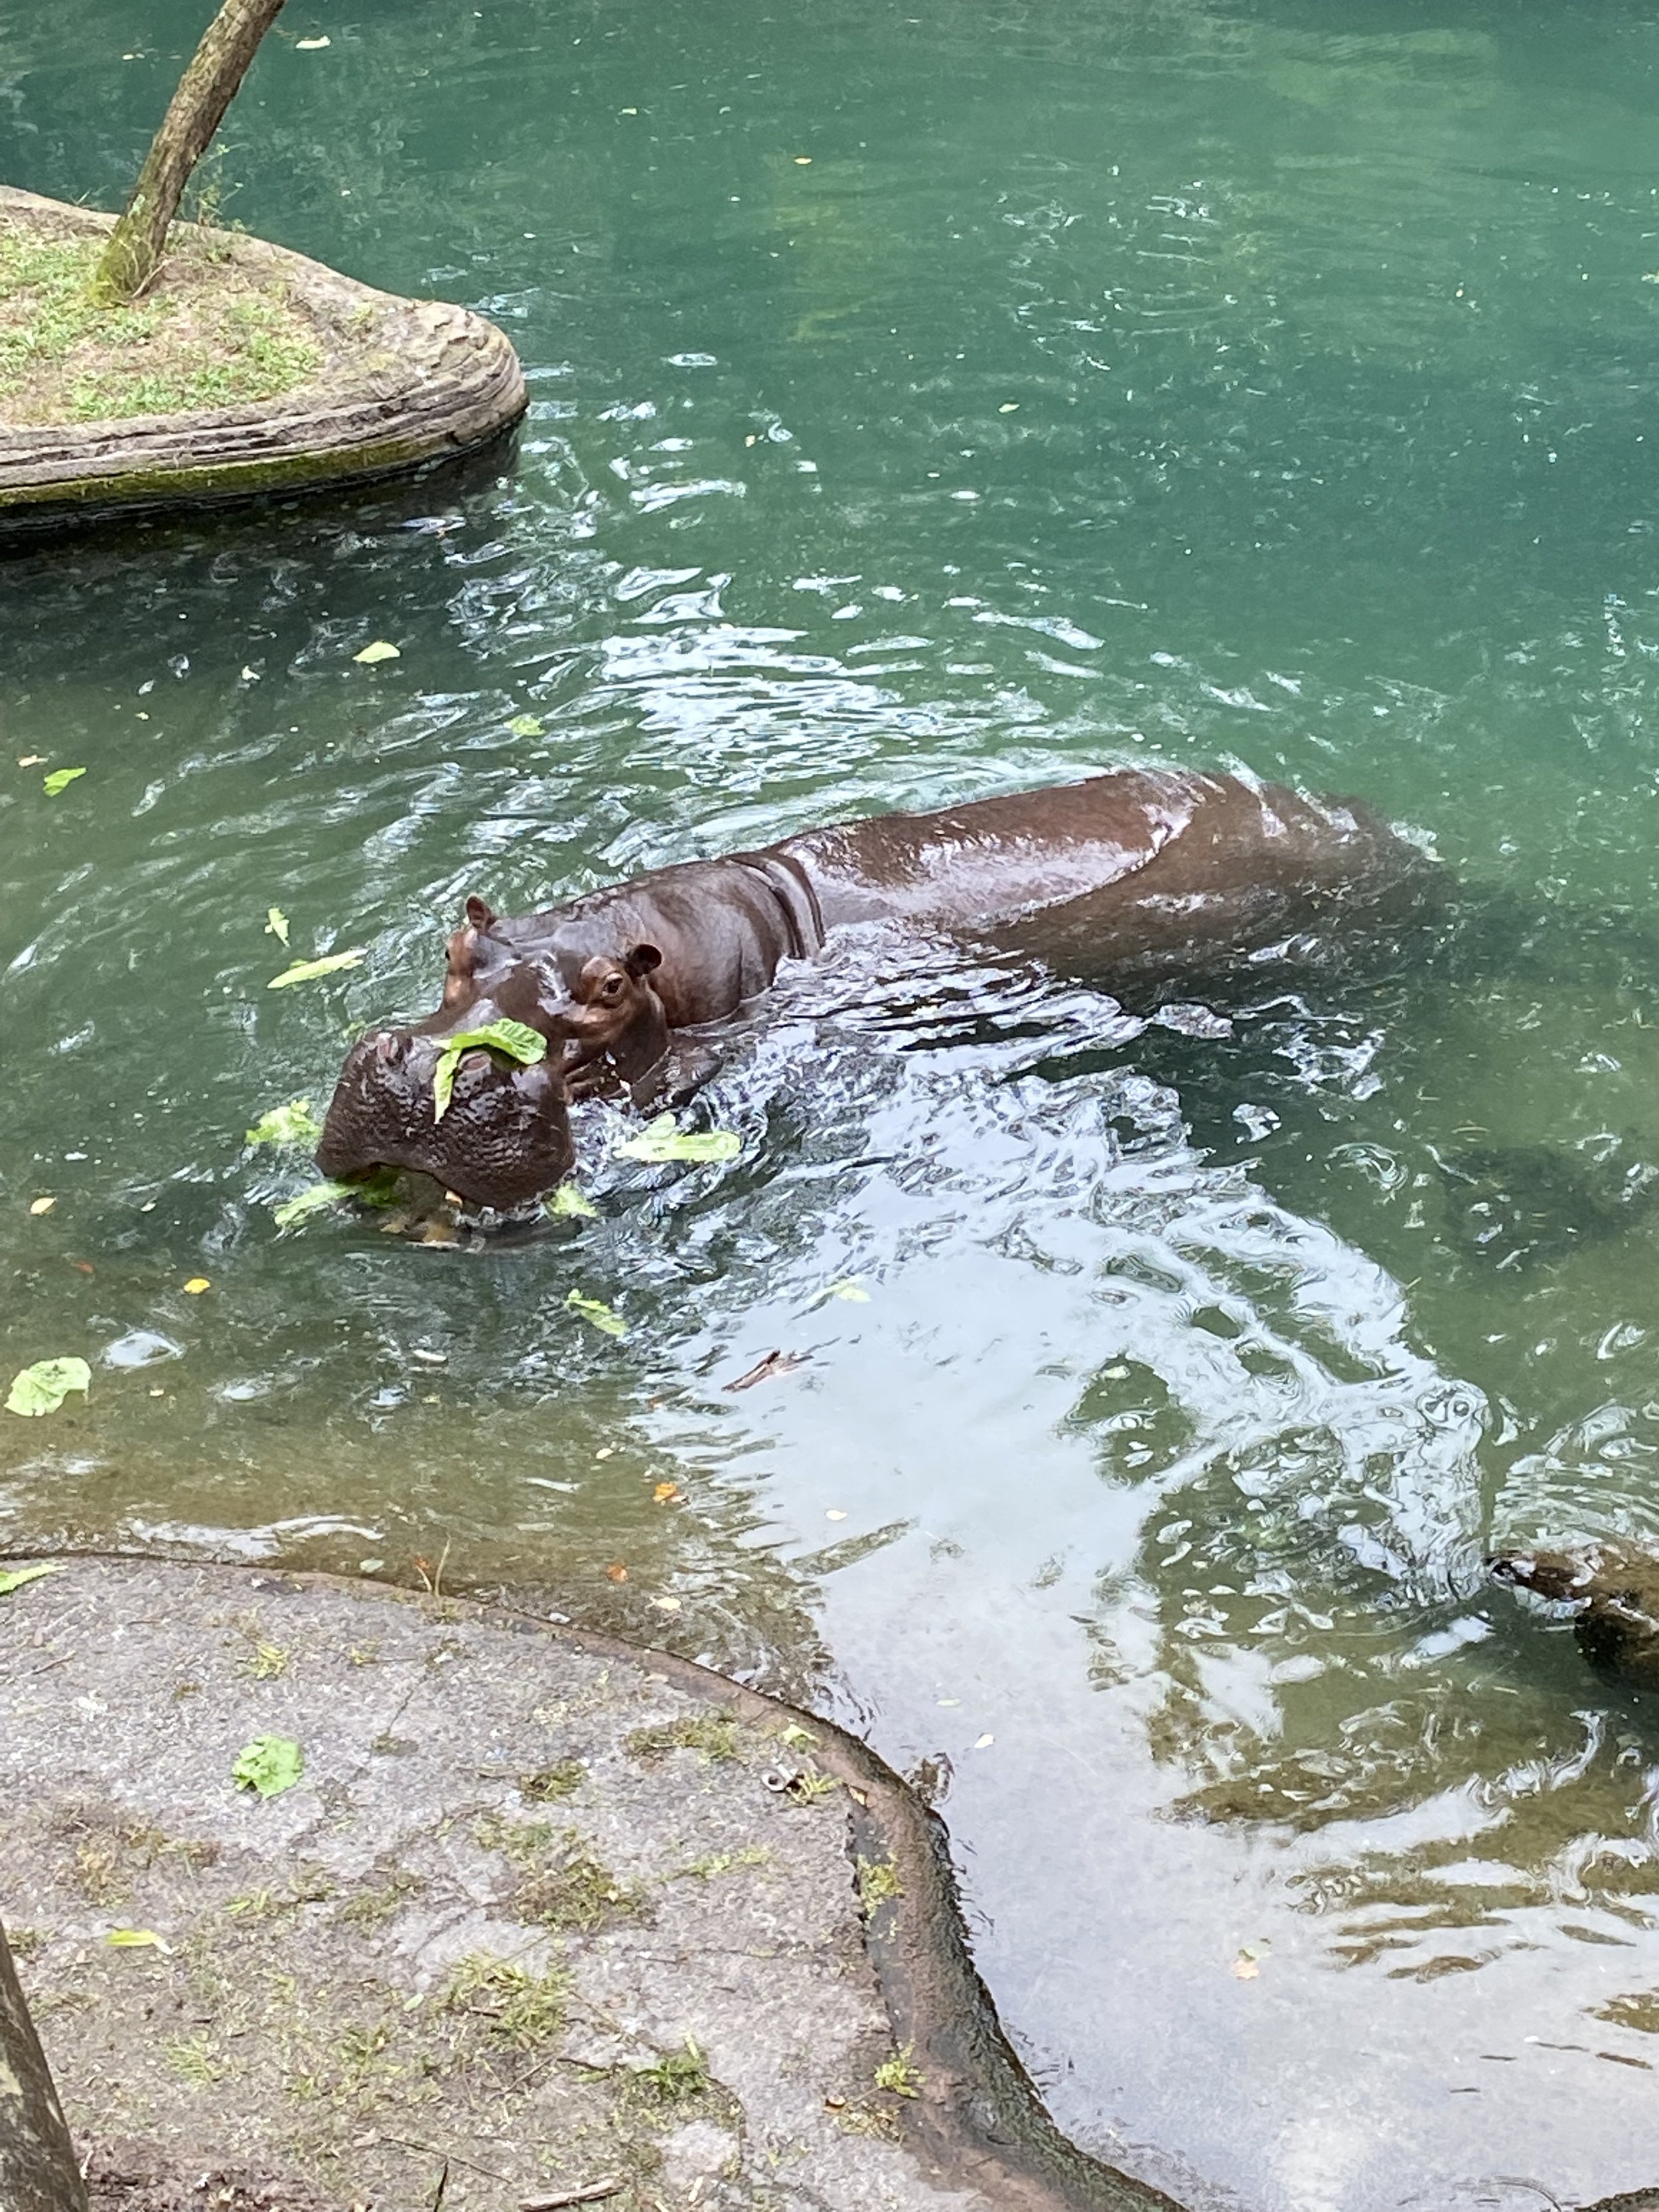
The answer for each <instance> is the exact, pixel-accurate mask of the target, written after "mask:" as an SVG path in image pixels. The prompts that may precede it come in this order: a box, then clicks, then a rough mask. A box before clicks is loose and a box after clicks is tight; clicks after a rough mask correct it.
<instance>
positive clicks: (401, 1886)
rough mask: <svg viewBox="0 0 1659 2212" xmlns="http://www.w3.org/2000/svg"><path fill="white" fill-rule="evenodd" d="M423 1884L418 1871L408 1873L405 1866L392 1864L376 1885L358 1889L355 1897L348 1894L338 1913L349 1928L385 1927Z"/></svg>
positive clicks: (423, 1886) (419, 1891)
mask: <svg viewBox="0 0 1659 2212" xmlns="http://www.w3.org/2000/svg"><path fill="white" fill-rule="evenodd" d="M425 1887H426V1883H425V1881H423V1880H422V1877H421V1876H420V1875H417V1874H411V1873H410V1871H409V1869H408V1868H407V1867H394V1868H393V1869H392V1872H391V1873H390V1874H389V1875H387V1876H386V1880H385V1881H384V1882H382V1883H381V1885H380V1887H379V1888H378V1889H360V1890H359V1891H358V1892H357V1894H356V1896H355V1897H350V1898H348V1899H346V1901H345V1903H344V1904H343V1905H342V1906H341V1907H340V1911H339V1917H340V1918H341V1919H342V1920H343V1921H344V1922H345V1923H346V1924H347V1926H348V1927H350V1928H362V1929H374V1928H381V1927H384V1926H385V1924H386V1922H387V1921H388V1920H392V1919H394V1918H395V1917H397V1915H398V1913H399V1912H401V1911H403V1909H404V1905H407V1904H408V1903H409V1900H410V1898H412V1897H418V1896H419V1895H420V1893H421V1892H422V1890H423V1889H424V1888H425Z"/></svg>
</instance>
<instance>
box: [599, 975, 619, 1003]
mask: <svg viewBox="0 0 1659 2212" xmlns="http://www.w3.org/2000/svg"><path fill="white" fill-rule="evenodd" d="M622 987H623V978H622V977H621V976H620V975H607V976H606V977H605V981H604V983H603V984H602V985H601V986H600V989H599V996H600V997H601V998H602V999H620V998H621V996H622Z"/></svg>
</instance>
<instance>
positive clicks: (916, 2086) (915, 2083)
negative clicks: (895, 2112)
mask: <svg viewBox="0 0 1659 2212" xmlns="http://www.w3.org/2000/svg"><path fill="white" fill-rule="evenodd" d="M912 2047H913V2046H912V2045H909V2044H908V2043H907V2044H906V2045H905V2046H904V2048H903V2050H902V2051H895V2052H894V2053H893V2055H892V2057H890V2058H884V2059H883V2060H882V2062H881V2063H880V2065H879V2066H878V2067H877V2069H876V2070H875V2075H874V2076H873V2079H874V2081H875V2085H876V2087H877V2088H878V2089H882V2090H884V2091H885V2092H886V2093H887V2094H888V2095H889V2096H890V2097H919V2096H921V2072H920V2070H919V2069H918V2068H917V2067H916V2066H915V2064H914V2063H912V2060H911V2057H910V2052H911V2049H912Z"/></svg>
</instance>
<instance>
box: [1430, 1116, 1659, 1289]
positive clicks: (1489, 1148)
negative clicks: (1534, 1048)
mask: <svg viewBox="0 0 1659 2212" xmlns="http://www.w3.org/2000/svg"><path fill="white" fill-rule="evenodd" d="M1439 1166H1440V1172H1441V1174H1442V1176H1443V1177H1444V1179H1445V1183H1446V1193H1447V1199H1448V1203H1449V1223H1448V1226H1449V1231H1450V1233H1451V1235H1452V1237H1453V1238H1454V1239H1455V1241H1456V1242H1457V1243H1460V1244H1462V1245H1463V1246H1464V1247H1465V1248H1466V1249H1468V1250H1470V1251H1474V1252H1479V1253H1482V1254H1484V1255H1486V1257H1487V1258H1489V1259H1492V1260H1494V1261H1498V1262H1500V1263H1502V1262H1504V1261H1510V1262H1511V1263H1512V1262H1513V1261H1515V1260H1516V1259H1517V1258H1519V1259H1535V1258H1547V1257H1549V1256H1551V1255H1554V1254H1557V1253H1561V1252H1565V1251H1569V1250H1571V1248H1572V1247H1573V1246H1574V1245H1575V1244H1583V1243H1591V1242H1594V1241H1595V1240H1596V1239H1599V1238H1601V1237H1613V1236H1617V1235H1620V1233H1622V1232H1623V1231H1625V1230H1627V1229H1629V1228H1631V1227H1632V1225H1634V1224H1635V1223H1636V1222H1638V1221H1640V1220H1642V1219H1643V1218H1644V1217H1645V1216H1646V1215H1648V1214H1649V1213H1650V1212H1652V1210H1653V1208H1654V1206H1656V1205H1659V1170H1656V1169H1655V1168H1654V1167H1652V1166H1650V1164H1648V1163H1647V1162H1646V1161H1638V1162H1635V1163H1632V1164H1630V1165H1628V1166H1627V1165H1625V1164H1622V1163H1621V1162H1620V1161H1619V1160H1618V1158H1616V1157H1609V1158H1602V1159H1599V1160H1598V1159H1592V1158H1589V1157H1588V1156H1587V1155H1586V1154H1584V1153H1583V1152H1577V1151H1575V1150H1573V1149H1572V1148H1571V1147H1570V1146H1563V1145H1477V1146H1468V1147H1467V1148H1466V1149H1465V1150H1463V1151H1462V1152H1453V1153H1449V1154H1448V1155H1447V1156H1446V1158H1444V1159H1443V1160H1442V1161H1441V1162H1440V1163H1439Z"/></svg>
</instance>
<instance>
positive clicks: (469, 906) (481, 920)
mask: <svg viewBox="0 0 1659 2212" xmlns="http://www.w3.org/2000/svg"><path fill="white" fill-rule="evenodd" d="M466 918H467V920H468V921H469V922H471V925H472V927H473V928H474V929H480V930H483V929H494V927H495V913H494V911H493V909H492V908H490V907H489V904H488V902H486V901H485V900H483V899H481V898H480V897H479V896H478V895H477V892H476V891H475V892H474V893H473V895H472V896H471V898H470V899H468V901H467V902H466Z"/></svg>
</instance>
